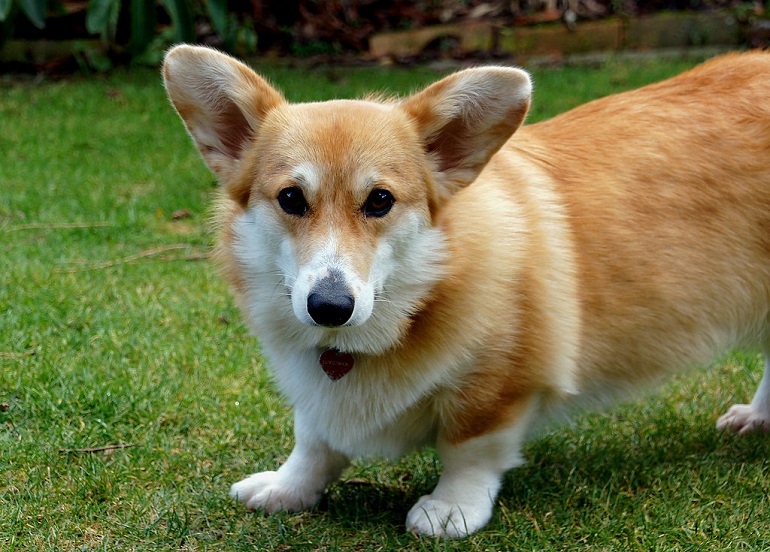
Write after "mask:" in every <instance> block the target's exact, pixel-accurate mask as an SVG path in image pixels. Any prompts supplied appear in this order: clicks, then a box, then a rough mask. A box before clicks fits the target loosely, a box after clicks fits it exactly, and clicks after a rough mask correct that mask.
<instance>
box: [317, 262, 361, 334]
mask: <svg viewBox="0 0 770 552" xmlns="http://www.w3.org/2000/svg"><path fill="white" fill-rule="evenodd" d="M355 306H356V302H355V299H353V296H352V295H351V294H350V291H349V290H348V288H347V286H346V285H345V282H344V279H343V277H342V275H341V274H339V273H338V272H336V271H331V272H330V274H329V276H327V277H326V278H323V279H321V280H319V281H318V282H317V283H316V285H315V287H314V288H313V290H312V291H311V293H310V295H308V298H307V312H308V314H309V315H310V318H312V319H313V322H315V323H316V324H318V325H320V326H342V325H343V324H345V322H347V321H348V320H350V317H351V316H353V309H354V308H355Z"/></svg>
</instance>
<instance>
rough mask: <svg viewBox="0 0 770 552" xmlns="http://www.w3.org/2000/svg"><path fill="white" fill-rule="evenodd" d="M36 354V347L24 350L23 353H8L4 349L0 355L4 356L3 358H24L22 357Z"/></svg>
mask: <svg viewBox="0 0 770 552" xmlns="http://www.w3.org/2000/svg"><path fill="white" fill-rule="evenodd" d="M34 355H35V350H34V349H32V350H29V351H24V352H23V353H7V352H4V351H0V357H3V358H22V357H28V356H34Z"/></svg>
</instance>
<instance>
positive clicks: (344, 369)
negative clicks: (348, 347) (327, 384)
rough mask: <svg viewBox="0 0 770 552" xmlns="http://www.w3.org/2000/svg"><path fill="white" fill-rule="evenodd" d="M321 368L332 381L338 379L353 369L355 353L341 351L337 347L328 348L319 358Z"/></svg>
mask: <svg viewBox="0 0 770 552" xmlns="http://www.w3.org/2000/svg"><path fill="white" fill-rule="evenodd" d="M318 361H319V362H320V363H321V368H323V369H324V372H326V375H327V376H329V379H331V380H332V381H337V380H338V379H340V378H342V377H343V376H344V375H345V374H347V373H348V372H350V370H352V369H353V362H354V361H353V355H351V354H350V353H341V352H339V351H338V350H337V349H327V350H325V351H324V352H323V353H321V358H319V359H318Z"/></svg>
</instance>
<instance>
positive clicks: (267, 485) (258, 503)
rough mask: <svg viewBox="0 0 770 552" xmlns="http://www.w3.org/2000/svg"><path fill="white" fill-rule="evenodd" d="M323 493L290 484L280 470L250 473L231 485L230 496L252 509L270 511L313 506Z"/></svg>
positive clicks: (293, 509) (291, 510)
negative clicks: (308, 490)
mask: <svg viewBox="0 0 770 552" xmlns="http://www.w3.org/2000/svg"><path fill="white" fill-rule="evenodd" d="M320 495H321V493H318V492H307V491H305V490H303V489H297V488H295V487H293V486H291V485H288V484H287V482H286V481H285V478H284V477H281V475H280V474H279V473H278V472H274V471H266V472H261V473H255V474H253V475H250V476H249V477H247V478H246V479H244V480H242V481H239V482H238V483H236V484H235V485H233V486H232V487H230V496H231V497H232V498H233V499H234V500H238V501H239V502H243V503H244V504H245V505H246V507H247V508H250V509H252V510H264V511H265V512H268V513H271V514H272V513H275V512H280V511H288V512H299V511H301V510H307V509H309V508H312V507H313V505H314V504H315V503H316V502H318V499H319V498H320Z"/></svg>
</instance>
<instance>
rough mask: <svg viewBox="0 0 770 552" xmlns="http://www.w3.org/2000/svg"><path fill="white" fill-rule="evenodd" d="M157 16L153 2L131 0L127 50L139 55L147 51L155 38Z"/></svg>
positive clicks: (152, 0)
mask: <svg viewBox="0 0 770 552" xmlns="http://www.w3.org/2000/svg"><path fill="white" fill-rule="evenodd" d="M156 25H157V15H156V13H155V0H131V39H130V40H129V43H128V50H129V52H131V54H132V55H135V56H136V55H139V54H141V53H142V52H144V50H145V49H147V46H149V44H150V42H152V39H153V37H154V36H155V27H156Z"/></svg>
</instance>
